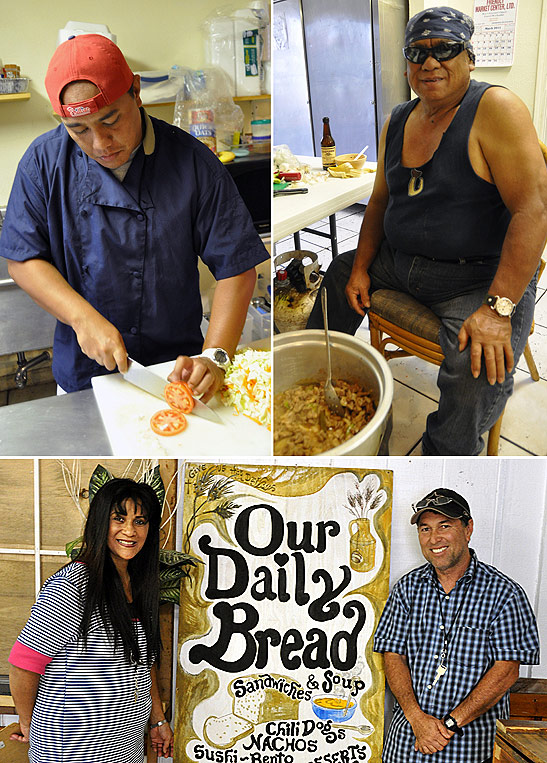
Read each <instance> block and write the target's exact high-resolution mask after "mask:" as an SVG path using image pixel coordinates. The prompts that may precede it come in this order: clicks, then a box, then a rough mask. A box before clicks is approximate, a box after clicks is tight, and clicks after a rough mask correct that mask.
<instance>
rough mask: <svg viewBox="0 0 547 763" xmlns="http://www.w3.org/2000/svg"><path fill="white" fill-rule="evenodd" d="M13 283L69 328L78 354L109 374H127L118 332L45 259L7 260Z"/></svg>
mask: <svg viewBox="0 0 547 763" xmlns="http://www.w3.org/2000/svg"><path fill="white" fill-rule="evenodd" d="M8 271H9V274H10V276H11V277H12V278H13V280H14V281H15V282H16V283H17V284H18V285H19V286H20V287H21V288H22V289H23V290H24V291H26V292H27V294H28V295H29V296H30V297H32V299H33V300H34V301H35V302H36V303H37V304H38V305H40V307H42V308H43V309H44V310H46V311H47V312H48V313H51V315H53V316H54V317H55V318H57V320H59V321H61V323H66V324H67V325H68V326H71V327H72V328H73V329H74V331H75V333H76V337H77V339H78V344H79V345H80V347H81V350H82V352H83V353H84V354H85V355H87V357H88V358H91V359H92V360H95V361H96V362H97V363H99V364H100V365H101V366H105V368H108V370H109V371H113V370H114V369H115V368H116V367H117V368H118V369H119V370H120V371H122V372H125V371H127V350H126V349H125V344H124V341H123V339H122V335H121V334H120V332H119V331H118V329H117V328H116V327H115V326H113V325H112V323H110V321H107V320H106V318H103V316H102V315H101V314H100V313H99V312H97V310H95V308H94V307H92V306H91V305H90V304H89V302H87V301H86V300H85V299H84V298H83V297H82V296H81V295H80V294H78V292H77V291H75V290H74V289H73V288H72V286H70V284H69V283H68V282H67V281H66V280H65V279H64V278H63V276H62V275H61V274H60V273H59V271H58V270H57V268H56V267H54V266H53V265H51V263H49V262H46V261H45V260H40V259H33V260H25V261H24V262H18V261H16V260H9V261H8Z"/></svg>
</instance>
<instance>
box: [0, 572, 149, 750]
mask: <svg viewBox="0 0 547 763" xmlns="http://www.w3.org/2000/svg"><path fill="white" fill-rule="evenodd" d="M86 585H87V571H86V567H85V565H84V564H81V563H79V562H74V563H72V564H69V565H68V566H67V567H65V568H64V569H62V570H59V572H57V573H55V575H53V576H52V577H50V578H49V580H47V581H46V583H45V584H44V587H43V588H42V590H41V591H40V594H39V596H38V599H37V601H36V603H35V604H34V606H33V607H32V610H31V615H30V618H29V620H28V622H27V624H26V625H25V627H24V628H23V630H22V631H21V634H20V635H19V637H18V639H17V641H16V642H15V645H14V647H13V649H12V651H11V654H10V658H9V661H10V662H11V663H12V664H13V665H16V666H18V667H20V668H23V669H25V670H31V671H33V672H36V673H40V674H41V678H40V683H39V688H38V695H37V698H36V704H35V706H34V711H33V713H32V721H31V725H30V751H29V760H30V763H143V760H144V749H143V737H144V728H145V725H146V722H147V721H148V718H149V716H150V710H151V706H152V700H151V697H150V685H151V679H150V669H149V668H148V667H147V666H146V665H128V664H127V662H126V660H125V658H124V655H123V651H122V649H121V647H118V648H117V649H116V650H114V648H113V643H112V639H110V640H109V638H108V634H107V632H106V630H105V628H104V626H103V624H102V621H101V619H100V618H99V616H98V614H97V615H94V616H93V617H92V621H91V625H90V630H89V634H88V640H87V648H86V649H84V647H83V643H82V641H81V639H79V637H78V626H79V624H80V621H81V615H82V611H83V595H84V593H85V588H86ZM134 624H135V628H136V629H137V634H138V640H139V647H140V650H141V654H142V655H146V639H145V635H144V630H143V628H142V625H141V623H140V622H139V621H138V620H135V621H134Z"/></svg>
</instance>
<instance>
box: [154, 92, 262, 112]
mask: <svg viewBox="0 0 547 763" xmlns="http://www.w3.org/2000/svg"><path fill="white" fill-rule="evenodd" d="M141 96H142V93H141ZM270 98H271V95H269V94H268V93H266V94H265V95H240V96H237V95H236V96H235V97H234V99H233V100H234V102H235V103H237V102H238V101H266V100H267V101H269V100H270ZM142 105H143V106H145V107H146V108H147V109H149V108H150V107H151V106H174V105H175V101H162V102H161V103H145V102H144V101H143V104H142Z"/></svg>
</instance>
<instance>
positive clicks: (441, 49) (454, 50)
mask: <svg viewBox="0 0 547 763" xmlns="http://www.w3.org/2000/svg"><path fill="white" fill-rule="evenodd" d="M466 48H467V44H466V43H465V42H448V41H447V42H441V43H440V44H439V45H435V46H434V47H432V48H420V47H416V46H414V45H407V46H406V47H404V48H403V55H404V57H405V58H406V60H407V61H410V62H411V63H413V64H423V63H424V61H427V59H428V58H429V56H432V57H433V58H434V59H435V61H449V60H450V59H451V58H456V56H459V55H460V53H461V52H462V51H463V50H465V49H466Z"/></svg>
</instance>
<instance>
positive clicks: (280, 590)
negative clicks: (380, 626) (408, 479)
mask: <svg viewBox="0 0 547 763" xmlns="http://www.w3.org/2000/svg"><path fill="white" fill-rule="evenodd" d="M392 489H393V477H392V472H391V471H385V470H367V469H338V468H337V469H334V468H312V467H309V468H308V467H283V466H256V467H252V466H248V467H239V466H234V465H218V464H215V465H211V464H188V465H187V467H186V481H185V496H184V531H183V547H182V550H183V551H186V552H187V553H190V554H192V555H194V556H195V557H197V558H198V559H199V562H198V563H197V565H196V567H194V568H192V570H191V573H190V577H189V578H187V579H186V580H185V581H183V586H182V590H181V608H180V628H179V643H178V656H179V659H178V670H177V692H176V697H177V699H176V716H175V728H176V731H175V761H176V763H187V762H188V761H201V760H204V761H217V762H218V763H294V762H295V761H297V762H298V763H349V762H350V761H372V762H373V763H374V762H375V761H380V754H381V747H382V736H383V715H384V675H383V664H382V658H381V656H380V655H377V654H374V653H373V651H372V636H373V633H374V630H375V627H376V625H377V622H378V619H379V617H380V614H381V612H382V609H383V606H384V604H385V601H386V599H387V595H388V583H389V541H390V529H391V525H390V523H391V500H392Z"/></svg>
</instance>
